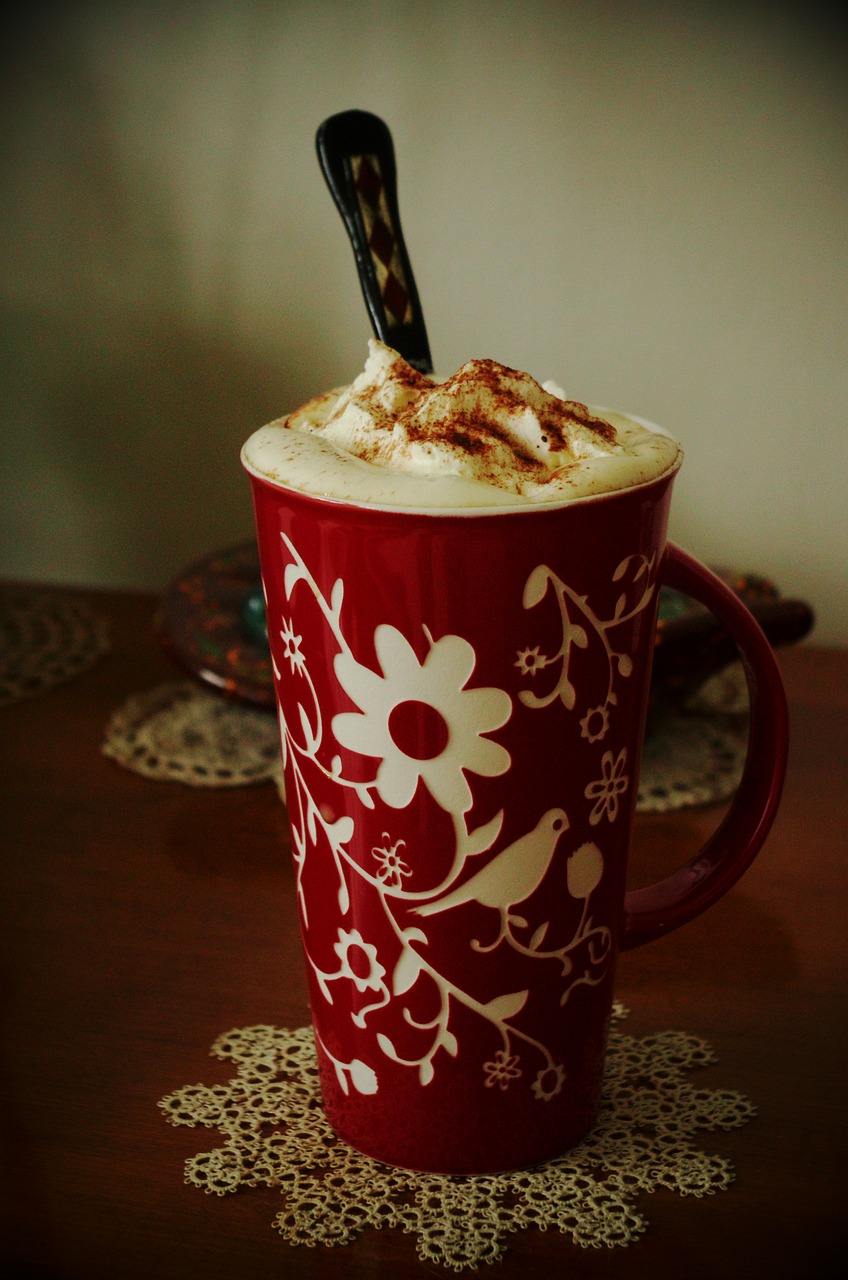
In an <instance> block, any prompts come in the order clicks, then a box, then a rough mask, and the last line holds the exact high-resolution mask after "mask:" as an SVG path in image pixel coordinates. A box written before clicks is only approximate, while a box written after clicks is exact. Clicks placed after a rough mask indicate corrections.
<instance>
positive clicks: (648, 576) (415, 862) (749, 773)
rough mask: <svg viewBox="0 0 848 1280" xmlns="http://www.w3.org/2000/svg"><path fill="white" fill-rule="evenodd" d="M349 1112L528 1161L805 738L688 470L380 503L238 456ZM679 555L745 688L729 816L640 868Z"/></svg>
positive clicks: (740, 846)
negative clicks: (617, 1005)
mask: <svg viewBox="0 0 848 1280" xmlns="http://www.w3.org/2000/svg"><path fill="white" fill-rule="evenodd" d="M245 466H246V467H247V469H248V471H249V473H250V478H251V483H252V489H253V498H254V506H255V514H256V525H257V531H258V543H259V553H260V563H261V572H262V580H263V584H264V589H265V595H266V605H267V617H268V631H269V639H270V646H271V654H272V658H273V668H274V680H275V687H276V694H277V702H278V709H279V724H280V737H281V745H282V757H283V765H284V774H285V783H286V798H287V805H288V811H289V818H290V823H291V843H292V856H293V859H294V889H295V892H296V894H297V901H298V906H299V912H300V924H301V931H302V939H303V953H304V957H305V964H306V974H307V978H308V984H309V993H310V1005H311V1011H312V1019H313V1026H314V1032H315V1043H316V1048H317V1054H318V1062H319V1068H320V1077H321V1086H322V1093H323V1100H324V1106H325V1109H326V1114H327V1118H328V1120H329V1122H330V1124H331V1126H332V1127H333V1129H334V1130H335V1132H336V1133H337V1134H338V1135H339V1136H340V1137H341V1138H343V1139H345V1140H346V1141H347V1142H349V1143H350V1144H351V1145H352V1146H354V1147H356V1148H358V1149H359V1150H361V1151H363V1152H365V1153H367V1154H368V1155H371V1156H373V1157H375V1158H376V1159H378V1160H382V1161H385V1162H387V1163H390V1164H396V1165H399V1166H403V1167H406V1168H411V1169H417V1170H425V1171H436V1172H446V1173H485V1172H496V1171H502V1170H508V1169H515V1168H520V1167H525V1166H528V1165H532V1164H535V1163H538V1162H540V1161H543V1160H545V1159H548V1158H551V1157H553V1156H555V1155H557V1154H560V1153H562V1152H563V1151H565V1150H567V1149H568V1148H570V1147H572V1146H574V1145H575V1144H576V1143H577V1142H578V1141H579V1140H580V1138H581V1137H582V1136H583V1135H584V1134H585V1133H586V1132H587V1130H588V1129H589V1128H590V1127H591V1125H592V1123H593V1121H594V1119H595V1117H596V1115H597V1111H598V1107H599V1103H600V1095H601V1081H602V1074H603V1066H604V1054H605V1048H606V1041H607V1032H608V1028H609V1023H610V1015H611V1009H612V1002H613V981H614V975H615V965H616V958H617V955H618V953H619V951H621V950H623V949H626V948H628V947H634V946H637V945H640V944H643V943H646V942H649V941H651V940H652V939H654V938H656V937H658V936H659V935H661V934H664V933H667V932H668V931H670V930H672V929H675V928H676V927H677V926H679V925H681V924H683V923H684V922H685V921H688V920H691V919H692V917H694V916H696V915H698V914H699V913H700V912H702V911H704V910H705V909H706V908H708V907H709V906H710V905H711V904H712V903H714V902H715V901H716V900H717V899H718V898H719V897H720V896H721V895H722V894H724V893H725V892H726V891H727V890H728V889H729V888H730V886H731V885H732V884H733V883H734V882H735V881H736V880H737V879H738V877H739V876H740V875H741V874H742V872H743V871H744V870H745V868H746V867H747V866H748V865H749V863H750V862H751V860H752V859H753V858H754V856H755V855H756V853H757V851H758V850H759V849H760V847H761V845H762V843H763V840H764V839H765V837H766V834H767V832H768V830H769V827H770V825H771V823H772V820H773V818H774V815H775V811H776V808H777V805H778V801H779V796H780V791H781V787H782V783H783V777H784V772H785V766H786V751H787V715H786V704H785V698H784V694H783V687H782V684H781V680H780V675H779V672H778V669H777V665H776V663H775V660H774V657H773V654H772V651H771V648H770V646H769V644H768V642H767V641H766V639H765V638H764V636H763V634H762V632H761V631H760V629H759V628H758V626H757V624H756V623H755V621H754V620H753V618H752V617H751V615H750V613H749V612H748V611H747V609H746V608H745V607H744V606H743V605H742V604H741V603H740V602H739V600H738V599H737V597H736V596H735V595H734V594H733V593H732V592H731V591H730V590H729V589H728V588H727V587H725V586H724V585H723V584H722V583H721V582H720V580H719V579H718V578H716V577H715V576H714V575H713V574H712V573H711V572H710V571H709V570H708V569H706V568H704V567H703V566H702V565H700V564H699V563H697V562H696V561H695V560H693V559H691V558H690V556H688V555H687V554H686V553H685V552H683V551H681V550H680V549H678V548H677V547H676V546H674V545H672V544H667V543H666V527H667V520H668V509H669V502H670V497H671V489H672V483H673V478H674V471H672V472H671V473H667V474H665V475H664V476H662V477H661V478H660V479H658V480H654V481H652V482H650V483H646V484H642V485H637V486H635V487H632V488H629V489H625V490H621V491H618V492H613V493H608V494H603V495H599V496H592V497H587V498H583V499H578V500H572V501H570V502H565V503H563V504H562V505H559V506H556V505H547V504H546V505H544V506H542V505H539V506H529V505H525V506H524V507H522V508H521V509H515V508H512V507H510V508H508V509H498V508H497V507H489V508H485V507H480V508H475V509H473V510H462V511H459V512H456V511H453V512H451V511H444V510H428V509H420V510H418V509H415V510H413V509H403V510H397V509H395V510H391V509H380V508H379V507H376V506H372V505H369V504H367V503H357V502H352V501H340V500H334V499H325V498H319V497H314V496H310V495H309V494H306V493H303V492H299V491H296V490H295V489H293V488H287V487H285V486H284V485H282V484H278V483H276V482H272V481H270V480H268V479H266V478H264V477H263V476H262V475H260V474H259V473H258V472H256V471H253V470H251V468H250V466H249V465H248V464H247V462H245ZM664 583H665V584H668V585H669V586H671V587H675V588H677V589H678V590H681V591H684V592H686V593H688V594H689V595H691V596H694V597H695V598H696V599H698V600H700V601H702V602H703V603H704V604H705V605H706V606H707V607H708V608H710V609H711V610H712V611H713V612H714V613H715V614H716V615H718V617H719V618H720V619H721V620H722V622H723V623H724V624H725V625H726V626H727V627H728V629H729V630H730V632H731V633H732V635H733V636H734V638H735V640H736V642H737V644H738V647H739V650H740V652H741V655H742V658H743V660H744V664H745V667H746V672H747V678H748V686H749V691H750V701H751V720H750V725H751V727H750V741H749V748H748V756H747V762H746V766H745V771H744V776H743V779H742V783H741V786H740V788H739V791H738V793H737V795H736V797H735V799H734V801H733V804H732V806H731V808H730V810H729V812H728V814H727V816H726V818H725V819H724V822H723V823H722V825H721V827H720V828H719V830H718V831H717V832H716V833H715V835H714V836H713V838H712V839H711V840H710V841H709V843H708V844H707V845H706V846H705V847H704V848H703V849H702V850H701V851H700V852H699V853H698V854H697V856H695V857H694V858H693V859H692V860H691V861H689V862H688V863H686V865H684V866H682V867H681V869H680V870H678V871H676V872H675V873H674V874H672V875H670V876H669V877H668V878H667V879H665V880H662V881H661V882H659V883H657V884H654V885H652V886H651V887H649V888H644V889H640V890H638V891H636V892H628V891H627V890H626V883H625V882H626V873H627V860H628V850H629V845H630V839H631V828H632V819H633V813H634V808H635V803H636V796H637V783H638V777H639V766H640V755H641V750H642V739H643V734H644V724H645V713H646V704H647V699H648V691H649V682H650V672H651V658H652V653H653V646H654V634H655V623H656V613H657V600H658V595H659V590H660V586H661V584H664Z"/></svg>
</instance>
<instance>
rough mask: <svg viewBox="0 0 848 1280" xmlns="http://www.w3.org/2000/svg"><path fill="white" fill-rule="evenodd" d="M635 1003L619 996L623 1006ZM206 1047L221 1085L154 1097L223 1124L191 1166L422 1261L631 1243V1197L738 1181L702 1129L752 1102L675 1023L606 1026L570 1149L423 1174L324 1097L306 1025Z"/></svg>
mask: <svg viewBox="0 0 848 1280" xmlns="http://www.w3.org/2000/svg"><path fill="white" fill-rule="evenodd" d="M624 1016H625V1010H624V1009H623V1008H622V1006H621V1005H616V1008H615V1020H616V1022H619V1021H620V1020H621V1018H622V1017H624ZM211 1052H212V1054H213V1055H214V1056H215V1057H217V1058H220V1059H222V1060H223V1061H225V1062H228V1063H230V1064H231V1065H232V1066H233V1067H235V1070H236V1074H235V1075H234V1076H233V1077H232V1078H231V1079H230V1080H228V1081H227V1083H225V1084H217V1085H203V1084H197V1085H188V1086H186V1087H185V1088H182V1089H178V1090H177V1091H176V1092H175V1093H172V1094H169V1095H168V1096H167V1097H166V1098H163V1099H162V1100H161V1101H160V1103H159V1106H160V1108H161V1109H162V1111H163V1112H164V1113H165V1116H166V1118H167V1119H168V1121H169V1122H170V1123H171V1124H173V1125H188V1126H192V1127H204V1128H209V1129H217V1130H218V1131H219V1132H220V1133H221V1134H222V1135H223V1137H224V1143H223V1145H222V1146H220V1147H217V1148H215V1149H214V1150H212V1151H206V1152H202V1153H201V1154H199V1155H196V1156H193V1157H191V1158H190V1159H189V1160H188V1161H187V1162H186V1166H185V1181H186V1182H187V1183H189V1184H191V1185H193V1186H196V1187H199V1188H200V1189H201V1190H203V1191H206V1192H207V1193H210V1194H212V1195H218V1196H224V1195H228V1194H230V1193H231V1192H234V1191H236V1190H239V1189H243V1188H251V1187H274V1188H277V1189H278V1190H279V1191H280V1193H281V1197H282V1205H281V1208H280V1211H279V1212H278V1213H277V1215H276V1218H275V1219H274V1224H273V1225H274V1226H275V1227H276V1229H277V1230H278V1231H279V1233H280V1234H281V1235H282V1236H283V1238H284V1239H285V1240H287V1241H289V1243H290V1244H293V1245H311V1246H315V1245H326V1246H333V1245H347V1244H351V1243H352V1242H353V1241H355V1240H356V1238H357V1237H358V1236H359V1235H360V1234H361V1233H362V1231H363V1230H365V1228H366V1227H372V1228H377V1229H380V1228H394V1229H397V1230H401V1231H405V1232H408V1233H411V1234H413V1235H415V1237H416V1248H417V1251H418V1255H419V1257H420V1258H421V1260H422V1261H424V1262H429V1263H435V1264H437V1265H440V1266H443V1267H447V1268H452V1269H453V1270H454V1271H462V1270H465V1269H466V1268H471V1267H477V1266H480V1265H482V1264H484V1263H493V1262H497V1261H499V1260H500V1259H501V1258H502V1257H503V1255H504V1253H505V1251H506V1237H508V1236H509V1235H511V1234H512V1233H513V1232H516V1231H521V1230H524V1229H525V1228H529V1227H536V1228H538V1229H540V1230H546V1229H548V1228H550V1229H554V1230H557V1231H559V1232H561V1233H562V1235H564V1236H566V1237H568V1238H570V1240H571V1241H573V1243H574V1244H576V1245H580V1246H582V1247H584V1248H587V1247H590V1246H594V1247H601V1246H607V1247H612V1246H623V1245H629V1244H631V1243H632V1242H633V1241H634V1240H636V1239H637V1238H638V1237H639V1235H640V1234H641V1233H642V1232H643V1231H644V1230H645V1228H646V1226H647V1222H646V1219H645V1217H644V1215H643V1214H642V1212H641V1210H640V1209H639V1208H638V1207H637V1204H636V1201H637V1199H638V1198H639V1197H640V1196H642V1195H643V1194H644V1193H646V1192H652V1191H656V1190H658V1189H659V1188H665V1189H667V1190H669V1191H675V1192H677V1193H678V1194H680V1195H684V1196H686V1195H694V1196H704V1195H709V1194H712V1193H714V1192H717V1191H723V1190H725V1189H726V1188H727V1187H728V1186H729V1185H730V1183H731V1182H732V1180H733V1176H734V1175H733V1170H732V1167H731V1165H730V1163H729V1162H728V1161H727V1160H726V1159H725V1158H723V1157H722V1156H718V1155H714V1154H708V1153H706V1152H704V1151H701V1150H700V1149H699V1148H698V1147H696V1145H695V1142H694V1137H695V1134H696V1133H697V1132H698V1131H699V1130H715V1129H734V1128H737V1127H739V1126H740V1125H743V1124H745V1123H746V1122H747V1121H748V1120H749V1119H750V1118H751V1117H752V1116H753V1115H754V1114H755V1107H754V1105H753V1104H752V1103H751V1102H750V1101H749V1099H748V1098H746V1097H745V1096H744V1095H742V1094H740V1093H736V1092H733V1091H730V1090H726V1089H705V1088H699V1087H697V1086H696V1085H694V1084H692V1083H690V1081H689V1079H688V1078H687V1075H686V1072H688V1071H690V1070H692V1069H693V1068H696V1067H704V1066H707V1065H709V1064H711V1063H713V1062H714V1061H715V1058H714V1055H713V1052H712V1049H711V1048H710V1046H709V1045H708V1044H707V1043H706V1042H705V1041H703V1040H700V1039H698V1038H697V1037H695V1036H691V1035H687V1034H685V1033H684V1032H680V1031H663V1032H660V1033H658V1034H655V1035H648V1036H643V1037H634V1036H628V1035H624V1034H623V1033H622V1032H621V1031H620V1030H619V1029H618V1028H617V1027H616V1026H614V1027H613V1031H612V1033H611V1037H610V1044H609V1050H608V1055H607V1066H606V1074H605V1085H604V1098H603V1104H602V1107H601V1112H600V1116H599V1118H598V1121H597V1123H596V1125H595V1127H594V1128H593V1129H592V1131H591V1133H590V1134H589V1135H588V1137H587V1138H585V1139H584V1140H583V1142H582V1143H581V1144H580V1145H579V1146H578V1147H576V1148H575V1149H574V1150H572V1151H570V1152H568V1153H567V1155H564V1156H562V1157H560V1158H558V1159H556V1160H551V1161H549V1162H548V1163H547V1164H544V1165H539V1166H537V1167H535V1168H533V1169H528V1170H524V1171H522V1172H519V1173H508V1174H498V1175H491V1176H485V1177H454V1176H448V1175H440V1174H417V1173H410V1172H408V1171H405V1170H401V1169H396V1168H393V1167H391V1166H388V1165H384V1164H380V1163H378V1162H377V1161H375V1160H372V1159H370V1158H369V1157H367V1156H364V1155H361V1154H360V1153H358V1152H356V1151H354V1150H352V1149H351V1148H350V1147H348V1146H347V1145H346V1144H345V1143H344V1142H342V1141H341V1140H340V1139H338V1138H336V1137H335V1135H334V1134H333V1132H332V1131H331V1129H330V1127H329V1125H328V1123H327V1121H326V1119H325V1118H324V1112H323V1110H322V1108H321V1104H320V1099H319V1086H318V1070H317V1066H316V1059H315V1049H314V1042H313V1037H312V1031H311V1029H310V1028H308V1027H301V1028H300V1029H298V1030H296V1031H288V1030H285V1029H283V1028H277V1027H272V1026H254V1027H243V1028H241V1029H238V1030H233V1031H229V1032H227V1034H226V1035H222V1036H220V1037H219V1038H218V1039H217V1040H216V1041H215V1043H214V1045H213V1046H212V1050H211Z"/></svg>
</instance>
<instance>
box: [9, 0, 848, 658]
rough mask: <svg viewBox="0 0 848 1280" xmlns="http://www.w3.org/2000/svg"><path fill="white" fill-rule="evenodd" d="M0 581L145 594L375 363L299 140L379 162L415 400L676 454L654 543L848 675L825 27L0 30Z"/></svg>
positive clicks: (426, 24)
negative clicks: (336, 139)
mask: <svg viewBox="0 0 848 1280" xmlns="http://www.w3.org/2000/svg"><path fill="white" fill-rule="evenodd" d="M3 22H4V26H5V32H4V41H3V53H2V55H0V57H2V63H3V78H2V83H3V89H2V93H3V99H2V101H3V107H2V120H0V143H1V144H2V153H0V180H2V194H1V195H0V231H1V232H2V244H3V251H2V254H0V314H2V333H3V342H2V353H3V354H2V375H0V376H2V400H1V401H0V402H1V403H2V413H3V419H4V422H3V429H2V445H0V450H2V456H0V468H1V470H0V493H2V529H1V530H0V534H1V535H2V544H1V546H0V573H2V574H3V575H5V576H11V577H31V578H35V579H37V580H43V581H56V582H65V583H76V584H102V585H128V586H144V587H153V588H156V589H159V588H161V587H163V586H164V585H165V584H166V583H167V582H168V581H169V580H170V579H171V578H172V577H173V576H175V575H176V574H177V573H178V572H179V571H180V570H181V569H182V568H183V567H184V566H185V565H186V564H187V563H189V562H190V561H192V560H193V559H196V558H198V557H200V556H202V555H204V554H206V553H207V552H209V551H212V550H215V549H217V548H219V547H222V546H226V545H228V544H229V543H231V542H235V541H239V540H241V539H243V538H249V537H250V536H251V535H252V518H251V512H250V504H249V494H248V488H247V482H246V480H245V478H244V477H243V475H242V473H241V470H240V467H239V463H238V452H239V447H240V445H241V443H242V440H243V439H244V437H245V436H246V435H247V434H248V433H249V432H250V431H251V430H252V429H253V428H254V427H255V426H258V425H260V424H261V423H263V422H264V421H266V420H268V419H269V418H271V417H275V416H278V415H279V414H280V413H282V412H284V411H285V410H286V409H288V408H291V407H293V406H294V405H296V404H297V403H299V402H300V401H301V400H303V399H305V398H306V397H307V396H309V395H311V394H313V393H315V392H316V391H318V390H321V389H324V388H326V387H327V386H331V385H336V384H339V383H342V382H344V381H347V380H349V379H350V378H351V377H352V376H353V375H354V374H355V373H356V372H357V370H358V369H359V368H360V366H361V364H362V362H363V360H364V357H365V353H366V344H367V338H368V336H369V333H370V329H369V325H368V321H367V317H366V313H365V308H364V305H363V303H362V299H361V295H360V292H359V286H358V283H357V280H356V275H355V270H354V265H353V258H352V255H351V252H350V248H349V245H348V242H347V239H346V237H345V235H344V231H343V228H342V225H341V221H340V220H339V218H338V215H337V213H336V211H335V208H334V206H333V204H332V201H331V200H330V197H329V194H328V193H327V191H326V188H325V186H324V183H323V179H322V178H321V175H320V171H319V169H318V165H317V161H316V159H315V153H314V135H315V130H316V128H317V126H318V124H319V123H320V122H321V120H322V119H324V118H325V117H326V116H328V115H330V114H332V113H333V112H335V111H339V110H343V109H345V108H348V107H352V106H358V107H363V108H366V109H369V110H372V111H375V112H376V113H377V114H379V115H381V116H383V118H384V119H385V120H386V121H387V122H388V124H389V126H390V128H391V130H392V133H393V135H394V140H395V147H396V151H397V156H398V165H399V174H400V202H401V214H402V218H403V223H404V230H405V233H406V238H407V242H408V245H409V248H410V252H411V256H412V261H413V266H414V269H415V273H416V277H417V281H418V285H419V290H420V292H421V296H422V300H423V303H424V308H425V314H426V317H427V322H428V329H429V334H430V340H431V346H432V349H433V355H434V359H435V361H436V365H437V368H438V369H439V370H440V371H441V372H443V373H450V372H452V371H453V370H454V369H455V368H456V367H458V365H459V364H461V363H462V362H463V361H464V360H466V359H468V358H470V357H473V356H491V357H493V358H495V359H498V360H500V361H503V362H504V363H506V364H510V365H514V366H517V367H520V368H524V369H527V370H529V371H530V372H531V373H533V374H535V375H536V376H537V377H539V378H540V379H544V378H555V379H556V380H557V381H558V382H560V383H561V384H562V385H563V386H564V387H565V389H566V391H567V393H568V394H569V395H570V396H572V397H574V398H577V399H582V400H590V401H594V402H595V403H599V404H606V405H613V406H617V407H619V408H622V409H625V410H630V411H631V412H634V413H637V414H641V415H642V416H645V417H648V418H651V419H653V420H654V421H656V422H659V423H661V424H663V425H664V426H665V427H667V428H668V429H669V430H670V431H671V432H672V433H673V434H675V435H676V436H678V438H679V439H680V440H681V441H682V442H683V444H684V447H685V450H686V455H687V458H686V463H685V466H684V470H683V472H682V474H681V476H680V478H679V480H678V482H677V489H676V513H675V516H674V522H673V527H672V533H673V536H674V537H675V538H676V539H677V540H678V541H680V542H682V543H683V544H684V545H685V546H687V547H688V548H689V549H690V550H691V551H693V552H694V553H695V554H697V555H699V556H700V557H701V558H703V559H706V560H708V561H709V562H711V563H714V564H719V565H730V566H733V567H736V568H739V569H742V570H746V569H747V570H753V571H755V572H760V573H764V574H767V575H769V576H771V577H772V578H774V579H775V581H776V582H777V584H778V586H779V587H780V588H781V589H782V591H783V592H784V593H785V594H787V595H795V596H802V597H803V598H805V599H807V600H809V601H810V602H811V603H812V604H813V605H814V608H815V610H816V613H817V616H818V627H817V631H816V636H817V638H818V639H820V640H821V641H824V642H831V643H848V588H847V587H846V573H845V563H846V558H847V557H846V553H848V534H847V533H846V528H848V501H847V500H846V482H848V465H846V464H848V450H847V449H846V437H847V436H848V423H846V416H848V415H846V406H848V343H846V301H848V262H847V261H846V226H848V198H847V197H848V173H846V155H848V141H846V139H848V132H846V123H848V120H846V116H848V112H846V99H847V98H848V95H846V76H845V66H846V63H845V57H844V54H845V47H844V44H843V43H842V37H841V35H840V34H839V30H838V29H837V28H836V27H834V28H833V29H828V28H826V27H825V26H824V25H823V19H821V18H820V17H819V15H818V11H817V9H816V8H815V6H809V5H808V6H802V5H796V6H793V5H781V4H774V5H767V4H760V5H755V4H750V3H748V4H746V3H745V2H744V0H740V2H739V3H726V4H725V3H721V2H717V3H708V2H706V0H705V2H703V3H694V0H693V2H691V3H677V4H675V3H656V4H650V3H641V4H637V3H627V2H626V0H625V2H623V3H611V2H603V0H602V2H599V3H589V2H588V0H584V2H581V0H576V2H574V3H568V0H564V2H563V3H553V2H551V0H549V2H547V3H544V2H542V0H535V2H534V0H525V2H524V3H520V4H519V3H513V2H512V0H504V2H503V3H497V2H496V0H489V2H488V3H487V2H485V0H479V2H478V3H474V2H473V0H456V2H455V3H448V2H447V0H444V2H442V3H439V2H433V3H429V4H428V3H426V0H419V2H418V3H406V2H404V0H392V2H391V3H381V2H378V0H363V2H362V3H352V2H351V3H344V2H342V0H335V2H332V0H313V2H309V0H301V2H300V3H296V2H292V3H285V2H282V3H281V2H277V3H271V2H269V0H230V2H229V3H228V2H226V0H184V2H183V3H181V4H173V3H156V2H152V0H151V2H147V0H138V2H137V3H131V2H129V0H126V2H125V3H116V2H114V0H113V2H112V3H95V2H93V0H91V2H88V3H83V2H78V3H65V4H49V3H47V4H42V5H37V6H34V7H33V12H32V13H31V14H26V13H23V12H20V11H18V10H15V11H14V16H12V17H9V16H8V15H7V16H6V17H5V18H4V19H3Z"/></svg>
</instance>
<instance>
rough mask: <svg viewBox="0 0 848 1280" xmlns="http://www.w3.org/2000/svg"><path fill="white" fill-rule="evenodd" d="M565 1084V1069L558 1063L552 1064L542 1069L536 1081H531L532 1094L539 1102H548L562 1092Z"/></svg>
mask: <svg viewBox="0 0 848 1280" xmlns="http://www.w3.org/2000/svg"><path fill="white" fill-rule="evenodd" d="M564 1084H565V1067H563V1066H561V1065H560V1064H559V1063H557V1064H556V1065H554V1064H553V1063H552V1064H551V1066H549V1067H543V1068H542V1070H541V1071H540V1072H539V1074H538V1075H537V1076H536V1079H535V1080H534V1081H533V1092H534V1093H535V1095H536V1097H537V1098H539V1100H540V1101H541V1102H550V1100H551V1098H555V1097H556V1096H557V1094H558V1093H561V1092H562V1086H563V1085H564Z"/></svg>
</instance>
